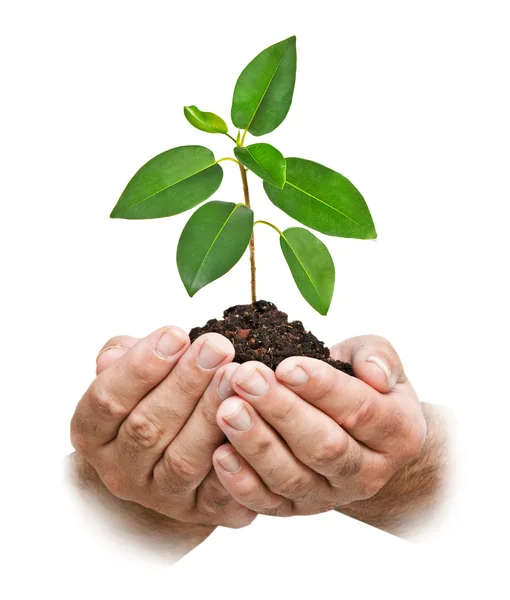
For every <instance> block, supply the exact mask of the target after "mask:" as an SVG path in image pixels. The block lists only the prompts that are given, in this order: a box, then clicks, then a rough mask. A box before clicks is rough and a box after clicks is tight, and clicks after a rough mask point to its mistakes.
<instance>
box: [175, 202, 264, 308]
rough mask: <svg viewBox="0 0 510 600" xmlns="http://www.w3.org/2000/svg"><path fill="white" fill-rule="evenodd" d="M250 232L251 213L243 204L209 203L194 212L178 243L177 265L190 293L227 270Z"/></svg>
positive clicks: (244, 244) (243, 247)
mask: <svg viewBox="0 0 510 600" xmlns="http://www.w3.org/2000/svg"><path fill="white" fill-rule="evenodd" d="M252 231H253V212H252V211H251V210H250V209H249V208H247V207H246V206H244V204H233V203H232V202H217V201H214V202H208V203H207V204H204V206H201V207H200V208H199V209H198V210H197V211H196V212H194V213H193V215H192V216H191V218H190V220H189V221H188V222H187V223H186V226H185V227H184V229H183V231H182V233H181V237H180V238H179V244H178V246H177V267H178V269H179V274H180V276H181V279H182V282H183V283H184V287H185V288H186V291H187V292H188V294H189V295H190V296H194V295H195V294H196V293H197V292H198V290H199V289H201V288H203V287H204V286H205V285H207V284H208V283H211V281H214V280H215V279H218V278H219V277H221V276H222V275H225V273H227V271H230V269H231V268H232V267H233V266H234V265H235V264H236V263H237V261H238V260H239V259H240V258H241V256H242V255H243V253H244V251H245V250H246V248H247V246H248V243H249V241H250V237H251V234H252Z"/></svg>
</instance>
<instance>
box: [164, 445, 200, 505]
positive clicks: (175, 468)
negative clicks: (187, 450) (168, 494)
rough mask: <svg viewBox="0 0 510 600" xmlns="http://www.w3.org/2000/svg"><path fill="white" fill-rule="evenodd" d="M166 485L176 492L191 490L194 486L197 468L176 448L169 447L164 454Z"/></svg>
mask: <svg viewBox="0 0 510 600" xmlns="http://www.w3.org/2000/svg"><path fill="white" fill-rule="evenodd" d="M164 461H165V471H166V478H165V480H166V485H167V487H169V488H170V489H172V491H174V492H175V493H176V494H178V495H180V494H182V493H187V492H189V490H190V488H193V487H194V484H195V481H196V478H197V469H196V468H195V466H194V465H193V464H192V463H191V462H190V461H189V460H188V459H186V458H184V456H183V455H182V454H181V453H179V452H178V451H176V450H175V449H169V450H167V451H166V452H165V454H164Z"/></svg>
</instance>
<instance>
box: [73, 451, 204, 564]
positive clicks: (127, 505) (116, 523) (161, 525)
mask: <svg viewBox="0 0 510 600" xmlns="http://www.w3.org/2000/svg"><path fill="white" fill-rule="evenodd" d="M67 460H68V474H69V476H70V480H71V481H72V482H73V484H74V485H75V486H76V488H77V489H78V490H79V491H80V494H81V495H82V496H84V497H85V498H86V500H87V504H88V505H89V506H90V505H91V504H95V507H94V510H97V511H100V512H101V513H103V514H104V515H105V517H106V520H107V522H108V523H109V524H110V525H112V527H114V528H115V529H116V530H117V531H118V532H119V533H122V534H126V533H127V534H129V536H130V537H136V538H137V540H138V541H139V543H140V544H141V545H143V546H145V547H149V548H150V549H152V550H156V551H157V552H158V553H163V554H165V555H168V557H169V559H170V560H171V562H175V561H177V560H179V559H180V558H182V557H183V556H185V555H186V554H187V553H188V552H190V551H191V550H193V548H195V547H196V546H198V545H199V544H200V543H201V542H203V541H204V540H205V539H206V538H207V537H208V536H209V535H210V534H211V533H212V532H213V531H214V529H215V527H214V526H210V525H199V524H194V523H184V522H181V521H177V520H176V519H171V518H169V517H166V516H164V515H160V514H159V513H157V512H155V511H153V510H150V509H148V508H145V507H144V506H141V505H140V504H136V503H135V502H128V501H126V500H121V499H119V498H116V497H115V496H113V495H112V494H111V493H110V492H109V491H108V490H107V489H106V487H105V486H104V485H103V483H102V482H101V480H100V478H99V476H98V475H97V473H96V471H95V469H94V468H93V467H92V466H91V465H90V464H89V463H88V462H87V461H86V460H85V459H84V458H82V457H81V456H80V455H79V454H77V453H74V454H71V455H70V456H69V457H68V459H67Z"/></svg>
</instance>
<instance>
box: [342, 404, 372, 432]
mask: <svg viewBox="0 0 510 600" xmlns="http://www.w3.org/2000/svg"><path fill="white" fill-rule="evenodd" d="M375 414H376V403H375V402H374V400H373V399H372V398H371V397H369V396H365V397H364V398H363V399H362V400H361V402H360V404H359V406H358V408H357V409H356V410H355V411H354V412H353V413H352V414H350V415H349V416H348V417H347V418H346V419H345V420H344V421H343V423H342V426H345V427H346V428H347V429H358V428H363V427H366V426H367V425H368V424H369V423H370V422H371V421H372V420H373V419H374V417H375Z"/></svg>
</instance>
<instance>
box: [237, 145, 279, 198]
mask: <svg viewBox="0 0 510 600" xmlns="http://www.w3.org/2000/svg"><path fill="white" fill-rule="evenodd" d="M234 154H235V155H236V158H237V160H238V161H240V162H242V163H243V165H244V166H245V167H248V169H250V170H251V171H253V172H254V173H255V175H258V176H259V177H260V178H261V179H263V180H264V181H267V182H268V183H270V184H272V185H276V186H277V187H279V188H280V189H281V188H283V186H284V185H285V169H286V163H285V159H284V158H283V154H282V153H281V152H280V151H279V150H277V149H276V148H275V147H274V146H271V144H251V146H246V147H239V146H236V147H235V148H234Z"/></svg>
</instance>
